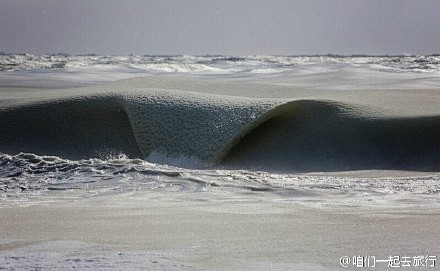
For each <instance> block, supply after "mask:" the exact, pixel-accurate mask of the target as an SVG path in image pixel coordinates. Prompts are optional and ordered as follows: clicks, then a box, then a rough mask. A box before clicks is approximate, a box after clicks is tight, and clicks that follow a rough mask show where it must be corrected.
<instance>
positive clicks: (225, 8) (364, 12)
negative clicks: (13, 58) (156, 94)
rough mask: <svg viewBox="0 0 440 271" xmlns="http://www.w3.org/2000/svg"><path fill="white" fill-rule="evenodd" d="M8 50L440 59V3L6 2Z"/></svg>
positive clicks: (3, 37)
mask: <svg viewBox="0 0 440 271" xmlns="http://www.w3.org/2000/svg"><path fill="white" fill-rule="evenodd" d="M0 51H3V52H9V53H11V52H28V53H57V52H65V53H98V54H129V53H136V54H199V55H201V54H228V55H251V54H326V53H334V54H432V53H440V1H439V0H266V1H263V0H145V1H135V0H120V1H111V0H76V1H74V0H27V1H26V0H0Z"/></svg>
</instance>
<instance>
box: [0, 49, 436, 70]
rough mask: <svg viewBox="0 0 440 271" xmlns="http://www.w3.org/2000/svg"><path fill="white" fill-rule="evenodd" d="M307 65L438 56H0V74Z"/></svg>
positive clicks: (407, 62)
mask: <svg viewBox="0 0 440 271" xmlns="http://www.w3.org/2000/svg"><path fill="white" fill-rule="evenodd" d="M309 65H341V67H344V66H347V65H351V66H355V67H358V66H363V67H368V68H370V69H373V70H381V71H391V72H408V71H411V72H440V55H438V54H437V55H426V56H414V55H411V56H405V55H395V56H388V55H377V56H374V55H352V56H340V55H298V56H295V55H293V56H279V55H273V56H258V55H256V56H222V55H214V56H210V55H206V56H191V55H169V56H166V55H165V56H162V55H157V56H155V55H143V56H141V55H128V56H105V55H96V54H88V55H68V54H53V55H51V54H43V55H32V54H4V53H3V54H1V53H0V72H3V71H23V70H26V71H39V70H58V71H60V70H66V71H72V70H76V69H81V68H90V67H96V66H114V67H117V68H119V69H129V70H132V71H136V72H139V71H140V72H144V73H151V74H155V73H195V74H200V73H202V74H235V73H282V72H286V71H295V70H297V69H298V68H300V67H302V66H309Z"/></svg>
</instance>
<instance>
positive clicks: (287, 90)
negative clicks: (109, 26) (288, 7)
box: [0, 54, 440, 208]
mask: <svg viewBox="0 0 440 271" xmlns="http://www.w3.org/2000/svg"><path fill="white" fill-rule="evenodd" d="M0 71H1V73H0V82H1V101H0V105H1V107H2V117H3V120H2V128H1V129H2V131H1V134H2V137H3V138H2V141H3V142H2V149H0V151H1V152H2V153H1V155H0V193H1V198H0V200H1V205H2V206H9V205H16V204H32V202H35V201H37V202H44V201H52V200H54V199H57V200H65V199H66V198H69V197H71V198H81V197H91V196H93V197H99V196H104V195H108V194H114V193H128V192H131V191H134V190H135V191H138V190H139V191H144V192H146V193H150V194H151V195H157V196H160V195H163V194H165V195H166V196H167V197H179V198H185V199H194V200H198V199H201V198H203V199H204V200H209V201H222V200H235V199H243V198H248V197H249V198H253V197H258V198H260V199H262V200H267V201H272V200H282V201H295V202H298V203H300V204H305V205H308V206H315V207H319V208H325V207H328V208H330V207H331V208H338V207H341V206H353V208H370V207H374V208H388V207H390V208H391V207H392V208H411V207H420V206H429V207H430V208H434V207H437V206H438V205H439V204H440V200H439V197H438V193H439V191H440V183H439V179H440V174H439V173H438V171H439V169H440V166H439V165H440V159H439V157H440V156H439V153H440V149H439V147H440V143H439V139H438V136H439V135H440V132H439V126H440V121H439V119H440V109H439V107H438V102H439V100H438V98H439V97H440V96H439V95H440V93H439V92H438V91H439V89H440V73H439V72H440V57H439V56H436V55H433V56H350V57H344V56H331V55H328V56H245V57H230V56H148V55H147V56H138V55H130V56H100V55H73V56H71V55H30V54H3V55H0ZM137 77H143V78H144V79H136V78H137ZM129 78H134V79H129ZM145 78H146V79H145ZM120 79H125V80H123V82H124V83H118V82H121V81H118V82H116V83H115V84H116V85H112V84H113V83H112V82H114V81H117V80H120ZM130 80H131V81H130ZM136 80H137V81H136ZM84 88H85V89H87V88H95V90H92V91H90V90H87V91H84V90H83V89H84ZM97 89H98V90H97ZM120 89H124V90H123V91H122V92H118V91H119V90H120ZM65 92H66V93H67V94H64V93H65ZM109 93H112V94H111V95H110V94H109ZM115 93H116V94H115ZM133 93H137V94H133ZM182 93H183V94H182ZM112 95H113V96H112ZM109 96H112V97H119V98H112V99H114V100H111V101H107V100H108V99H110V98H108V97H109ZM51 97H52V98H51ZM84 97H86V98H84ZM90 97H94V98H93V99H94V100H93V99H92V100H93V101H95V100H98V101H100V103H96V104H95V103H93V102H91V103H90V104H89V105H88V107H87V108H86V107H84V108H83V109H81V110H80V109H78V110H76V109H72V106H70V105H69V103H71V102H72V101H75V99H76V100H79V101H80V102H79V103H78V104H82V105H84V104H87V103H88V102H90V99H89V98H90ZM96 97H98V98H96ZM104 97H105V98H104ZM121 97H122V98H121ZM127 97H128V98H127ZM151 97H154V98H151ZM176 97H177V98H176ZM83 98H84V99H85V100H81V99H83ZM106 99H107V100H106ZM103 101H105V102H103ZM63 102H64V103H65V104H64V105H63ZM289 103H290V105H288V106H286V104H289ZM57 104H58V105H59V106H58V107H57ZM113 104H118V105H117V110H116V109H115V110H116V111H118V112H119V111H121V110H124V111H125V114H126V115H125V114H124V116H122V115H118V114H119V113H115V112H113V111H109V112H106V113H105V114H107V115H108V116H110V117H109V120H104V121H102V119H104V117H99V118H98V119H99V120H96V119H93V120H90V121H87V119H88V118H89V116H90V115H91V114H96V112H97V111H96V110H95V109H93V108H91V107H95V106H97V105H99V106H100V107H107V108H110V107H112V106H113ZM402 104H403V106H402ZM406 104H407V106H406ZM399 105H400V106H399ZM283 106H284V107H283ZM29 108H30V109H29ZM38 108H42V109H41V110H40V109H38ZM73 108H76V104H75V103H74V106H73ZM147 109H148V110H147ZM45 110H46V111H45ZM47 110H48V111H50V112H55V111H56V113H53V114H56V115H57V116H60V115H63V114H64V113H63V111H65V112H67V113H65V114H66V116H67V115H72V114H74V115H75V114H77V116H74V117H72V118H69V117H66V118H65V122H66V123H67V124H65V123H63V119H59V118H58V119H55V118H53V116H52V115H53V114H52V115H51V113H47ZM103 110H104V109H103ZM43 111H45V112H46V113H44V114H43ZM76 111H82V112H83V113H81V112H76ZM84 112H85V113H84ZM267 112H272V113H267ZM38 114H40V115H38ZM112 114H114V115H112ZM142 114H144V115H142ZM31 115H34V116H38V118H37V119H35V118H34V119H32V118H31V120H30V121H24V120H23V119H24V118H26V117H25V116H29V117H30V116H31ZM111 116H114V118H113V119H112V118H111ZM127 117H128V120H127ZM51 118H52V119H51ZM75 118H77V119H79V126H78V124H75V125H76V126H75V125H73V124H72V123H73V122H75V121H74V120H73V119H75ZM119 118H121V119H123V120H121V119H119ZM5 119H6V120H5ZM147 119H148V121H147ZM151 119H153V120H151ZM60 120H61V121H60ZM96 121H102V122H103V123H102V125H103V126H108V125H115V124H114V123H116V122H118V121H122V122H127V124H126V126H115V127H113V128H111V129H107V130H105V129H103V128H99V129H98V128H97V127H95V124H90V123H96ZM17 122H22V124H23V125H24V126H26V128H23V129H22V128H17V126H21V125H22V124H20V123H17ZM51 122H55V123H51ZM47 123H50V124H47ZM81 123H83V125H82V127H86V128H84V129H85V130H84V131H82V132H81V133H74V132H73V131H64V132H60V130H63V129H67V130H68V129H72V128H73V127H76V128H75V129H81V128H80V127H81ZM8 125H9V127H8ZM179 125H182V126H179ZM137 127H139V128H137ZM47 129H50V130H53V131H52V132H47ZM132 129H133V131H132ZM41 130H44V131H43V132H42V131H41ZM118 130H119V131H118ZM120 130H123V131H126V132H121V131H120ZM128 130H129V131H128ZM29 131H31V132H29ZM103 131H104V132H103ZM62 133H71V134H72V135H71V136H66V135H62ZM95 133H96V134H98V135H101V134H102V133H107V134H109V133H112V134H114V138H111V139H109V140H108V142H104V141H105V138H106V136H102V137H101V136H100V138H98V139H97V140H95V139H96V138H95V139H93V138H94V136H93V134H95ZM133 134H134V135H133ZM78 136H79V137H81V138H78ZM63 137H64V138H63ZM133 137H134V138H135V139H133ZM17 138H18V139H17ZM130 140H132V142H130V143H127V142H128V141H130ZM66 141H70V143H71V144H73V145H72V146H74V147H71V148H70V149H69V147H65V145H69V142H66ZM121 141H122V143H121ZM102 142H104V143H105V144H104V143H102ZM66 143H67V144H66ZM100 143H102V146H100V147H99V148H98V147H96V145H99V144H100ZM130 144H131V145H130ZM90 145H93V146H90ZM51 146H52V147H51ZM127 146H128V147H127ZM95 147H96V148H95Z"/></svg>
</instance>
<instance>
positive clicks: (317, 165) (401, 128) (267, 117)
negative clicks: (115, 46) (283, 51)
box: [0, 89, 440, 172]
mask: <svg viewBox="0 0 440 271" xmlns="http://www.w3.org/2000/svg"><path fill="white" fill-rule="evenodd" d="M0 127H1V129H0V151H1V152H4V153H11V154H14V153H19V152H30V153H35V154H40V155H56V156H60V157H64V158H69V159H83V158H91V157H99V158H106V157H112V156H115V155H116V156H117V155H119V154H125V155H127V156H129V157H133V158H136V157H138V158H139V157H141V158H147V160H148V157H150V158H151V159H155V158H157V157H158V155H157V154H161V157H160V159H161V162H162V163H170V164H172V163H176V161H181V159H179V157H180V158H182V157H184V158H185V157H187V158H188V159H190V160H191V161H201V162H200V163H201V164H202V166H206V165H213V166H220V167H230V168H251V169H264V170H277V171H290V172H295V171H336V170H355V169H401V170H421V171H438V170H440V116H429V117H405V118H396V117H394V118H391V117H385V116H380V115H379V116H378V115H377V114H375V115H373V114H370V113H369V108H367V107H366V108H358V107H357V106H355V105H351V104H347V103H339V102H336V101H330V100H318V99H307V100H304V99H302V100H286V99H256V98H241V97H232V96H224V95H213V94H202V93H192V92H182V91H174V90H161V89H132V90H130V91H129V92H112V93H109V92H106V93H101V94H94V95H71V96H66V97H62V98H61V97H58V98H51V99H46V100H40V101H34V100H24V101H21V102H20V103H17V104H15V105H14V104H13V105H9V106H2V107H1V108H0Z"/></svg>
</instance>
